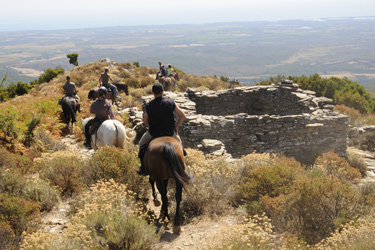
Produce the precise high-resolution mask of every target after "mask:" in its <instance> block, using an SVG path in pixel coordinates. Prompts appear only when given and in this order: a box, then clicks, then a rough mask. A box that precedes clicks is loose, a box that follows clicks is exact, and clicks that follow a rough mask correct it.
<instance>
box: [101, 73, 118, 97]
mask: <svg viewBox="0 0 375 250" xmlns="http://www.w3.org/2000/svg"><path fill="white" fill-rule="evenodd" d="M108 72H109V68H108V67H105V68H104V73H103V74H101V75H100V77H99V84H100V85H103V86H104V87H106V88H110V89H111V90H112V95H114V97H116V96H117V87H116V86H115V85H113V84H114V83H115V82H114V81H113V80H112V78H111V77H110V75H108ZM109 80H111V81H112V83H113V84H110V83H109Z"/></svg>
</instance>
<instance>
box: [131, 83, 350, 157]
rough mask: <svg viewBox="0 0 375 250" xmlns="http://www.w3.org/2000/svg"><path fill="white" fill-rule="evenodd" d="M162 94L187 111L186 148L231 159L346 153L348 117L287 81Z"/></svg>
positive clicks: (183, 132) (182, 132)
mask: <svg viewBox="0 0 375 250" xmlns="http://www.w3.org/2000/svg"><path fill="white" fill-rule="evenodd" d="M166 94H167V96H168V97H170V98H173V99H174V100H175V101H176V103H178V104H179V106H180V107H181V108H182V109H183V110H184V111H185V112H186V114H187V118H186V120H185V122H184V123H183V124H182V125H181V127H180V131H179V132H180V135H181V137H182V140H183V142H184V144H185V146H186V147H189V148H197V149H200V150H202V151H204V152H206V153H213V154H216V155H225V156H232V157H235V158H237V157H241V156H242V155H246V154H250V153H252V152H258V153H265V152H269V153H279V154H282V155H285V156H288V157H294V158H296V159H297V160H299V161H301V162H303V163H307V164H309V163H312V162H313V161H314V159H315V158H316V157H317V156H318V155H320V154H321V153H322V152H328V151H331V150H332V151H334V152H336V153H337V154H339V155H341V156H344V155H345V154H346V144H347V130H348V124H349V122H348V117H347V116H345V115H340V114H337V113H335V112H333V103H332V100H330V99H328V98H324V97H316V96H315V93H314V92H312V91H304V90H301V89H299V88H298V85H296V84H293V83H291V82H283V83H282V84H280V85H268V86H250V87H238V88H234V89H228V90H221V91H216V92H215V91H203V92H197V91H196V90H194V89H188V91H187V92H186V93H185V94H173V93H166ZM151 99H152V97H145V98H144V102H148V101H149V100H151ZM135 116H136V115H135V114H134V113H133V115H132V114H130V117H135ZM138 118H139V114H138Z"/></svg>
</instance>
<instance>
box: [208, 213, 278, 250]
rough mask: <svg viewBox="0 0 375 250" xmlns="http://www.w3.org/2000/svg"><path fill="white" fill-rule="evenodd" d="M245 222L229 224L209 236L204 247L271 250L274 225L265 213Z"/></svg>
mask: <svg viewBox="0 0 375 250" xmlns="http://www.w3.org/2000/svg"><path fill="white" fill-rule="evenodd" d="M246 221H247V222H246V223H244V224H238V225H233V226H229V227H228V228H225V229H221V230H219V231H218V232H217V233H216V234H215V235H214V236H211V237H209V238H208V239H207V240H206V242H205V243H204V245H203V249H222V250H225V249H238V250H258V249H259V250H267V249H269V250H271V249H275V243H274V242H273V237H272V233H273V226H272V224H271V223H270V220H269V219H268V218H267V216H265V215H261V216H257V215H255V216H253V217H250V218H249V219H248V220H246Z"/></svg>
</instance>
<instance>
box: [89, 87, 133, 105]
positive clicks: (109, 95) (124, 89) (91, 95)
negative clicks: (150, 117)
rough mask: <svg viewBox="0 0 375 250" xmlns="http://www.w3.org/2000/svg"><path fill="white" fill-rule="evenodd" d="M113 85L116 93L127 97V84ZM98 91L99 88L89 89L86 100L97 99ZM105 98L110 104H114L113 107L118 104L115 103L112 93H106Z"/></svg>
mask: <svg viewBox="0 0 375 250" xmlns="http://www.w3.org/2000/svg"><path fill="white" fill-rule="evenodd" d="M114 85H116V87H117V93H120V92H124V93H125V94H126V95H129V90H128V85H127V84H125V83H115V84H114ZM98 89H99V87H96V88H94V89H91V90H90V91H89V94H88V99H91V100H95V99H96V98H98V97H99V93H98ZM108 90H110V89H108ZM105 98H106V99H108V100H111V101H112V104H115V105H117V106H118V104H117V102H116V97H115V96H113V95H112V92H109V91H108V93H107V95H106V96H105Z"/></svg>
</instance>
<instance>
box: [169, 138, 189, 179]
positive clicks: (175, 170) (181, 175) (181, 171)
mask: <svg viewBox="0 0 375 250" xmlns="http://www.w3.org/2000/svg"><path fill="white" fill-rule="evenodd" d="M162 155H163V159H164V161H165V162H166V163H167V166H168V168H169V169H170V170H171V172H172V174H173V176H174V177H175V178H176V179H177V180H178V181H179V182H180V183H181V184H182V186H184V185H187V184H190V183H191V182H192V178H191V177H190V176H189V175H188V174H187V173H186V172H185V166H184V165H183V164H182V163H181V161H180V159H179V157H178V155H177V153H176V150H175V148H174V146H173V144H172V143H170V142H166V143H164V144H163V146H162Z"/></svg>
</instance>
